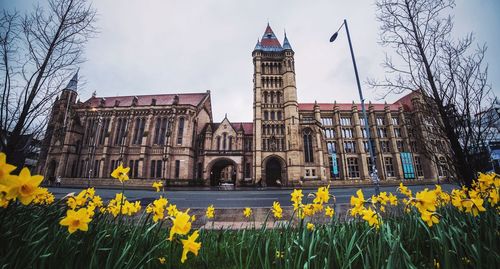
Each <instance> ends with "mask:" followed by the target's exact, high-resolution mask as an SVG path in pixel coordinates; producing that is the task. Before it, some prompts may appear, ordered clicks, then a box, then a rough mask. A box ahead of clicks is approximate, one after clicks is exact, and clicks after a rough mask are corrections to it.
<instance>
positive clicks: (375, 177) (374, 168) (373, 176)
mask: <svg viewBox="0 0 500 269" xmlns="http://www.w3.org/2000/svg"><path fill="white" fill-rule="evenodd" d="M342 26H345V30H346V32H347V40H348V41H349V49H350V50H351V58H352V64H353V66H354V74H356V83H357V84H358V93H359V99H360V100H361V111H362V113H363V118H364V120H365V129H366V135H367V136H368V137H367V138H368V149H369V151H370V161H371V163H372V173H371V175H370V176H371V179H372V182H373V184H374V185H375V194H377V195H378V194H380V186H379V182H380V180H379V178H378V173H377V166H376V164H375V154H374V150H373V146H372V139H371V135H370V124H369V123H368V116H367V114H366V109H365V99H364V98H363V91H361V83H359V75H358V68H357V66H356V59H355V58H354V51H353V49H352V43H351V36H350V34H349V27H348V26H347V20H346V19H344V23H342V25H340V27H339V29H338V30H337V31H336V32H335V33H334V34H333V35H332V37H331V38H330V42H333V41H335V39H337V36H338V35H339V31H340V29H341V28H342Z"/></svg>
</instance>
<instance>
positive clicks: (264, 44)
mask: <svg viewBox="0 0 500 269" xmlns="http://www.w3.org/2000/svg"><path fill="white" fill-rule="evenodd" d="M256 49H257V47H256ZM260 49H261V50H263V51H282V50H283V47H281V44H280V42H279V41H278V38H276V35H275V34H274V32H273V29H271V26H269V23H268V24H267V27H266V30H265V31H264V35H263V36H262V39H261V41H260Z"/></svg>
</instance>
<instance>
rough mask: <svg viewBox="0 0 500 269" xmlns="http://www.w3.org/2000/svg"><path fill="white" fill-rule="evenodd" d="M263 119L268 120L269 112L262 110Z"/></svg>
mask: <svg viewBox="0 0 500 269" xmlns="http://www.w3.org/2000/svg"><path fill="white" fill-rule="evenodd" d="M264 120H269V112H267V111H264Z"/></svg>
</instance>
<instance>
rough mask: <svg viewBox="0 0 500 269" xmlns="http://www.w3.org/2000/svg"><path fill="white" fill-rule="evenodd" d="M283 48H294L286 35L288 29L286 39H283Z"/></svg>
mask: <svg viewBox="0 0 500 269" xmlns="http://www.w3.org/2000/svg"><path fill="white" fill-rule="evenodd" d="M283 49H285V50H292V46H291V45H290V42H289V41H288V38H287V37H286V31H285V40H283Z"/></svg>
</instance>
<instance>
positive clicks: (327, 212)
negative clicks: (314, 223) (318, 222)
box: [325, 206, 335, 218]
mask: <svg viewBox="0 0 500 269" xmlns="http://www.w3.org/2000/svg"><path fill="white" fill-rule="evenodd" d="M333 214H335V210H334V209H333V208H331V207H329V206H327V207H325V216H327V217H330V218H333Z"/></svg>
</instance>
